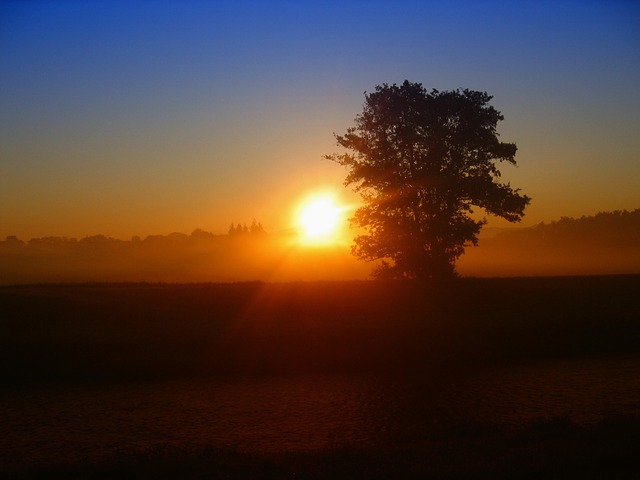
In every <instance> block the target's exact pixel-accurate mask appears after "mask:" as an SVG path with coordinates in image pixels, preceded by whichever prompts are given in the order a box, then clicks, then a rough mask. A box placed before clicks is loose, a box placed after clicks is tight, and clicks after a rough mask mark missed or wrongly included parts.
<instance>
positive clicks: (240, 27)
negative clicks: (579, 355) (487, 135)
mask: <svg viewBox="0 0 640 480" xmlns="http://www.w3.org/2000/svg"><path fill="white" fill-rule="evenodd" d="M638 25H640V7H639V6H638V5H637V4H636V2H632V1H611V0H609V1H588V0H585V1H554V2H551V1H548V2H545V1H535V2H534V1H522V2H507V1H502V2H500V1H446V2H445V1H438V2H436V1H404V0H396V1H393V2H391V1H384V2H382V1H353V0H340V1H324V2H320V1H318V2H313V1H309V2H296V1H253V2H247V1H242V0H240V1H238V0H234V1H220V2H217V1H209V2H204V1H180V2H178V1H140V0H138V1H135V0H134V1H127V2H125V1H111V2H109V1H92V0H87V1H81V2H80V1H64V0H61V1H55V2H52V1H51V2H44V1H39V2H38V1H19V2H12V1H3V2H2V3H0V238H4V237H5V236H7V235H17V236H18V237H19V238H21V239H24V240H27V239H29V238H34V237H43V236H67V237H79V238H80V237H83V236H87V235H93V234H104V235H108V236H112V237H116V238H121V239H129V238H131V236H133V235H139V236H143V237H144V236H146V235H150V234H168V233H170V232H174V231H178V232H184V233H190V232H191V231H193V230H194V229H196V228H201V229H204V230H207V231H211V232H214V233H226V232H227V229H228V227H229V224H230V223H231V222H234V223H238V222H241V223H247V224H249V223H251V221H252V220H253V219H256V220H257V221H260V222H261V223H262V224H263V225H264V227H265V229H266V230H267V232H271V233H273V232H281V231H286V230H287V229H289V228H291V226H292V224H293V219H292V216H293V212H294V211H295V210H296V208H297V205H298V203H299V201H300V199H301V198H304V197H305V196H308V195H309V194H310V193H311V192H313V191H317V190H327V189H328V190H333V191H335V192H336V194H337V195H339V197H340V198H341V199H342V201H344V202H346V203H348V204H352V202H354V201H355V200H356V199H357V197H356V196H355V195H354V194H352V193H351V192H350V190H348V189H347V188H345V187H344V186H343V185H342V181H343V179H344V177H345V175H346V171H345V170H344V169H343V167H340V166H339V165H337V164H334V163H331V162H329V161H327V160H323V159H322V156H323V155H324V154H329V153H334V152H339V151H340V150H339V148H338V147H337V146H336V144H335V139H334V137H333V134H334V132H335V133H338V134H340V133H344V131H345V130H346V128H348V127H349V126H350V125H352V124H353V120H354V118H355V116H356V115H357V114H358V113H360V112H361V111H362V105H363V102H364V92H365V91H373V90H374V88H375V86H376V85H378V84H382V83H389V84H392V83H401V82H402V81H404V80H405V79H408V80H410V81H412V82H421V83H422V84H423V85H424V86H425V87H426V88H427V89H429V90H430V89H431V88H436V89H438V90H451V89H456V88H469V89H473V90H482V91H487V92H488V93H489V94H491V95H493V97H494V98H493V100H492V104H493V105H494V106H495V107H496V108H497V109H498V110H500V111H501V112H502V114H503V115H504V117H505V120H504V121H503V122H501V123H500V124H499V126H498V131H499V133H500V135H501V140H502V141H506V142H515V143H516V144H517V145H518V154H517V156H516V160H517V162H518V164H519V166H518V167H517V168H516V167H511V166H508V165H505V166H503V168H502V173H503V178H504V179H505V180H506V181H509V182H511V184H512V186H514V187H518V188H521V189H522V192H523V193H525V194H527V195H528V196H530V197H531V198H532V202H531V205H530V206H529V207H528V209H527V211H526V215H525V217H524V219H523V221H522V223H521V225H522V226H529V225H534V224H537V223H539V222H541V221H547V222H548V221H552V220H557V219H558V218H560V217H562V216H573V217H579V216H581V215H592V214H595V213H597V212H599V211H611V210H622V209H627V210H631V209H635V208H638V207H640V89H639V88H638V86H639V85H640V28H638ZM505 224H506V223H505V222H500V221H498V220H492V219H490V225H494V226H504V225H505Z"/></svg>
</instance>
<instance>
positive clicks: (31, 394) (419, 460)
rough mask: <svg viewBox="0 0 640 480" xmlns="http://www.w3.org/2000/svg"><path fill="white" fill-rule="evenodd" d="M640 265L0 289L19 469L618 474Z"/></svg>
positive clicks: (628, 439)
mask: <svg viewBox="0 0 640 480" xmlns="http://www.w3.org/2000/svg"><path fill="white" fill-rule="evenodd" d="M638 298H640V276H638V275H623V276H599V277H540V278H533V277H532V278H509V279H474V278H461V279H457V280H455V281H452V282H451V283H449V284H446V285H441V286H439V287H435V286H432V285H428V284H415V283H409V282H369V281H363V282H313V283H311V282H310V283H258V282H256V283H236V284H78V285H31V286H14V287H11V286H6V287H2V288H0V311H1V312H2V315H1V320H0V342H1V348H0V376H1V378H2V384H3V386H2V394H1V397H0V398H1V399H2V400H1V402H0V413H1V415H2V418H3V420H2V421H3V422H4V424H5V426H4V428H3V439H2V441H1V444H0V447H1V448H0V471H1V472H3V473H5V474H7V475H9V476H15V477H17V478H31V477H39V476H42V477H49V476H53V475H59V476H60V478H63V477H65V478H66V477H76V478H87V477H97V478H122V477H128V476H129V477H131V478H158V477H160V478H163V477H164V478H178V477H180V478H208V477H209V476H211V477H213V478H260V477H264V478H283V477H285V478H286V477H289V476H291V477H295V478H300V477H302V478H325V477H331V478H390V477H391V478H393V477H396V478H413V477H415V478H424V477H425V476H427V477H433V478H478V477H480V478H482V477H483V476H484V477H486V478H489V477H490V478H511V477H513V476H514V475H516V474H517V476H518V477H519V478H538V477H539V476H540V475H543V474H544V475H548V478H560V477H562V478H564V477H565V474H566V472H568V471H570V472H579V473H582V474H583V476H584V477H585V478H602V475H604V474H605V473H612V474H613V475H612V476H609V475H607V476H609V478H632V473H633V472H637V467H638V463H637V460H636V458H639V457H638V454H639V453H640V441H639V437H638V435H639V433H638V432H639V431H640V428H639V427H640V425H639V423H638V418H640V417H639V415H640V381H638V380H637V379H638V378H640V304H639V303H638Z"/></svg>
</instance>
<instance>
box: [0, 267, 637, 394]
mask: <svg viewBox="0 0 640 480" xmlns="http://www.w3.org/2000/svg"><path fill="white" fill-rule="evenodd" d="M638 298H640V276H637V275H630V276H602V277H564V278H563V277H557V278H510V279H472V278H463V279H459V280H457V281H454V282H452V283H450V284H448V285H446V286H441V287H439V288H435V287H432V286H429V285H416V284H412V283H407V282H391V283H384V282H335V283H334V282H319V283H283V284H263V283H240V284H193V285H180V284H175V285H163V284H90V285H41V286H19V287H3V288H0V310H1V311H2V312H3V313H2V320H1V321H0V378H2V380H3V383H4V384H5V385H7V384H11V383H14V382H19V383H24V382H56V383H59V382H77V381H121V380H128V379H138V378H144V377H163V376H188V375H228V374H231V375H238V374H242V375H266V374H287V373H296V372H302V373H306V372H310V371H336V370H338V371H339V370H351V369H374V370H378V369H394V368H402V369H407V368H409V369H411V368H423V367H424V366H425V365H426V364H429V365H438V364H442V363H443V362H447V363H464V362H478V361H502V360H504V359H509V360H510V361H511V360H517V359H521V358H532V357H567V356H576V355H588V354H597V353H608V352H636V351H639V350H640V303H639V302H638V300H637V299H638Z"/></svg>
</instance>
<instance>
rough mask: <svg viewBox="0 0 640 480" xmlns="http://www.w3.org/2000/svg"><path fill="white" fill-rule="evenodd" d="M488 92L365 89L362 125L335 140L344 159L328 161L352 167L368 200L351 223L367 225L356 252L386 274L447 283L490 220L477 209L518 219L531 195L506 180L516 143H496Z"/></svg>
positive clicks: (354, 181)
mask: <svg viewBox="0 0 640 480" xmlns="http://www.w3.org/2000/svg"><path fill="white" fill-rule="evenodd" d="M491 98H492V97H491V96H489V95H488V94H487V93H486V92H478V91H473V90H466V89H465V90H453V91H443V92H440V91H438V90H432V91H431V92H428V91H427V90H426V89H425V88H424V87H423V86H422V84H420V83H411V82H409V81H405V82H404V83H403V84H402V85H401V86H398V85H396V84H393V85H388V84H383V85H382V86H377V87H376V88H375V91H374V92H372V93H366V92H365V103H364V108H363V112H362V113H361V114H360V115H358V116H357V117H356V119H355V126H353V127H351V128H349V129H347V132H346V133H345V134H344V135H335V137H336V140H337V143H338V145H339V146H341V147H344V148H345V149H347V152H346V153H340V154H333V155H327V156H326V157H325V158H328V159H330V160H333V161H335V162H337V163H339V164H340V165H343V166H345V167H347V169H348V171H349V172H348V175H347V177H346V179H345V186H348V185H352V186H353V187H354V190H355V191H357V192H359V193H360V195H361V196H362V199H363V206H362V207H360V208H359V209H358V210H357V211H356V212H355V215H354V217H353V218H352V219H351V220H352V223H353V224H354V225H355V226H357V227H361V228H363V229H364V232H365V233H364V234H361V235H358V236H356V238H355V243H354V246H353V248H352V252H353V254H354V255H355V256H357V257H358V258H360V259H363V260H368V261H373V260H382V263H381V264H380V265H379V266H378V267H377V269H376V270H375V271H374V275H376V276H379V277H386V276H389V277H408V278H443V277H449V276H453V275H454V274H455V261H456V260H457V258H458V257H459V256H460V255H462V254H463V253H464V248H465V246H468V245H475V244H477V242H478V233H479V231H480V229H481V228H482V226H483V225H484V224H485V223H486V220H485V219H480V220H476V219H474V218H472V213H473V208H474V207H479V208H481V209H483V210H484V211H485V212H487V213H489V214H493V215H496V216H499V217H503V218H505V219H506V220H508V221H511V222H515V221H519V220H520V219H521V218H522V215H523V213H524V208H525V206H526V205H527V204H528V203H529V198H528V197H527V196H525V195H521V194H520V193H519V190H518V189H513V188H512V187H511V186H510V184H509V183H501V182H500V171H499V170H498V167H497V163H499V162H506V163H509V164H512V165H516V161H515V155H516V150H517V147H516V145H515V144H513V143H504V142H500V141H499V140H498V133H497V131H496V126H497V123H498V122H499V121H501V120H503V116H502V115H501V113H500V112H499V111H497V110H496V109H495V108H494V107H492V106H491V105H489V102H490V100H491Z"/></svg>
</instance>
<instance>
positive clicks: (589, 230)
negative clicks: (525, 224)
mask: <svg viewBox="0 0 640 480" xmlns="http://www.w3.org/2000/svg"><path fill="white" fill-rule="evenodd" d="M490 240H492V242H490V243H495V244H503V243H509V244H513V245H516V244H531V243H534V244H538V245H540V246H547V247H569V248H580V247H584V246H598V247H612V248H613V247H633V248H640V208H638V209H636V210H632V211H627V210H616V211H613V212H600V213H598V214H596V215H592V216H584V215H583V216H582V217H580V218H571V217H561V218H560V220H557V221H554V222H551V223H544V222H542V223H539V224H538V225H535V226H533V227H530V228H522V229H517V230H513V231H505V232H501V233H499V234H498V235H496V237H495V238H493V239H490ZM485 242H486V241H485Z"/></svg>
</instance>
